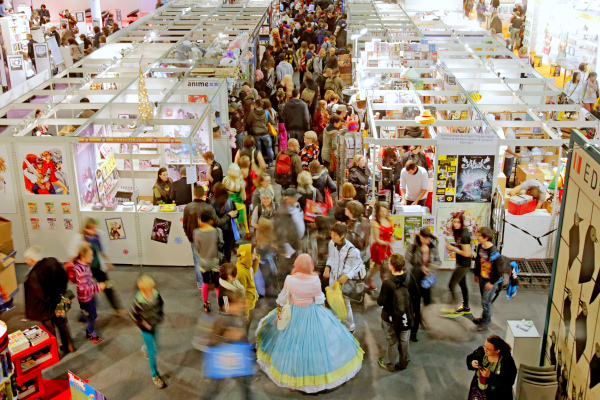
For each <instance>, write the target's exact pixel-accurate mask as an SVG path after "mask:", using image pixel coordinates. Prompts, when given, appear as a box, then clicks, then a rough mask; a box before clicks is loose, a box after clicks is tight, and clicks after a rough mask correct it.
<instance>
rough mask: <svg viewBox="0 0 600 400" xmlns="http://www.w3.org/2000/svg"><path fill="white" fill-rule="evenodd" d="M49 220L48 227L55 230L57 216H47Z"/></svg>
mask: <svg viewBox="0 0 600 400" xmlns="http://www.w3.org/2000/svg"><path fill="white" fill-rule="evenodd" d="M46 220H47V221H48V228H49V229H50V230H51V231H53V230H55V229H56V218H46Z"/></svg>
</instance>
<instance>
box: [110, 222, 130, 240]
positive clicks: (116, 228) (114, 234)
mask: <svg viewBox="0 0 600 400" xmlns="http://www.w3.org/2000/svg"><path fill="white" fill-rule="evenodd" d="M105 222H106V230H107V231H108V238H109V239H110V240H119V239H125V238H126V236H125V228H124V227H123V220H122V219H121V218H107V219H105Z"/></svg>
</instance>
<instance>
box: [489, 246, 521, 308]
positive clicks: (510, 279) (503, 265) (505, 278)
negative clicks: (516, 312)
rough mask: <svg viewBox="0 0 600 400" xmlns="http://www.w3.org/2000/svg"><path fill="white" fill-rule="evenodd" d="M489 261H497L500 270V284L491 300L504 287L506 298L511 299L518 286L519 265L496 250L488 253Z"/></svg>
mask: <svg viewBox="0 0 600 400" xmlns="http://www.w3.org/2000/svg"><path fill="white" fill-rule="evenodd" d="M490 261H491V262H493V263H498V264H499V265H500V272H501V273H502V277H501V278H500V284H499V285H498V289H497V290H496V295H495V296H494V299H493V300H492V302H494V300H496V298H497V297H498V295H499V294H500V291H501V290H502V289H506V298H507V299H508V300H512V298H513V297H514V296H516V294H517V289H518V288H519V265H518V264H517V263H516V262H515V261H510V259H509V258H508V257H506V256H503V255H502V254H500V252H498V251H495V252H493V253H492V254H491V255H490Z"/></svg>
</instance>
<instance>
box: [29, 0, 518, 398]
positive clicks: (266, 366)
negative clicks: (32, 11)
mask: <svg viewBox="0 0 600 400" xmlns="http://www.w3.org/2000/svg"><path fill="white" fill-rule="evenodd" d="M339 8H340V4H338V3H336V4H331V3H329V2H328V1H327V0H322V1H318V2H313V3H309V2H307V4H304V5H302V4H301V3H299V2H294V3H290V2H289V1H285V0H284V1H282V2H281V18H280V21H279V23H278V26H279V28H275V29H273V31H272V32H271V40H270V44H269V45H268V46H267V48H266V51H265V52H264V54H263V55H262V57H261V59H262V60H261V61H260V63H259V65H260V69H258V70H257V71H256V73H255V77H256V80H255V83H254V85H250V84H249V83H248V84H245V85H243V86H242V88H241V91H240V93H239V96H238V97H237V98H235V99H232V100H231V102H230V104H229V114H230V124H231V126H232V127H233V128H234V129H236V132H237V135H236V136H235V137H233V138H232V139H233V140H232V158H233V159H234V162H233V163H232V164H230V165H229V166H228V167H227V170H226V171H224V170H223V167H222V166H221V165H220V164H219V163H218V162H216V161H215V157H214V154H213V153H212V152H207V153H205V154H204V155H203V157H204V160H205V162H206V163H207V164H208V165H209V170H208V182H209V184H208V187H207V188H205V187H204V186H195V187H193V199H190V198H189V192H190V190H189V189H187V190H186V187H187V182H186V180H185V171H183V170H182V174H183V178H182V180H181V181H178V182H172V181H171V180H170V179H169V177H168V174H167V171H166V170H165V169H164V168H161V169H160V170H159V171H158V177H157V182H156V184H155V186H154V188H153V193H154V203H155V204H162V203H172V202H176V203H177V204H187V205H186V206H185V209H184V213H183V219H182V223H183V229H184V231H185V235H186V237H187V239H188V240H189V243H190V246H191V249H192V253H193V260H194V267H195V280H196V286H197V288H198V289H199V290H200V292H201V296H202V302H203V311H204V313H203V315H206V316H208V315H213V316H214V317H213V318H211V319H210V322H207V320H204V321H203V324H204V326H205V327H206V329H204V330H202V331H201V332H200V333H199V334H198V336H199V337H198V343H201V345H200V346H199V348H201V349H203V350H205V349H206V348H207V347H208V348H211V347H214V346H218V345H222V344H226V343H246V344H250V343H251V344H252V347H253V353H252V354H254V357H255V358H256V361H257V363H258V365H259V366H260V368H261V369H262V371H263V372H264V373H265V374H266V375H267V376H268V377H269V378H270V379H271V380H272V381H273V382H274V383H275V384H277V385H278V386H281V387H284V388H289V389H293V390H299V391H303V392H306V393H316V392H320V391H323V390H329V389H333V388H336V387H338V386H340V385H342V384H343V383H345V382H347V381H348V380H350V379H352V378H353V377H354V376H356V374H357V373H359V371H360V369H361V367H362V362H363V357H364V351H363V349H362V348H361V344H360V343H359V341H358V340H357V339H356V338H355V337H354V336H353V335H354V333H355V329H356V322H355V318H354V313H353V307H356V304H360V303H363V302H364V298H365V296H371V297H372V298H373V300H375V301H376V302H377V304H378V305H379V306H381V329H382V330H383V333H384V335H385V337H386V346H385V352H384V354H382V357H378V364H379V366H380V367H381V368H382V369H384V370H386V371H390V372H394V371H400V370H404V369H406V368H408V366H409V353H408V352H409V342H410V340H412V341H414V342H416V341H418V340H419V339H418V330H419V327H420V326H422V325H423V324H424V321H423V318H422V310H423V307H427V306H429V305H430V304H431V303H432V295H431V287H432V285H433V284H434V283H435V281H434V278H433V276H432V272H433V270H434V269H435V268H436V267H437V266H439V265H440V255H439V246H438V243H439V240H438V239H437V237H435V235H434V234H432V232H430V231H429V229H427V228H422V229H421V230H420V231H419V232H417V233H416V234H415V235H414V237H413V238H410V239H407V240H409V241H410V242H411V243H410V245H409V246H408V247H407V250H406V254H405V255H401V254H398V253H396V252H395V251H394V234H393V229H394V228H393V224H392V222H391V220H390V217H389V210H390V207H389V205H388V204H386V203H384V202H380V201H379V200H378V199H377V198H374V199H370V196H369V176H370V175H371V172H370V171H369V168H368V167H367V159H366V157H365V156H364V155H362V154H356V156H355V157H354V158H353V160H352V166H351V168H349V171H348V174H347V179H344V180H345V182H344V183H343V184H341V185H339V186H338V184H337V178H338V177H337V176H336V173H337V172H338V171H337V166H338V165H337V164H338V161H339V160H340V159H341V155H340V152H339V148H340V145H339V143H340V140H341V139H343V138H344V136H345V135H349V134H352V132H353V131H352V129H353V128H351V127H350V126H351V125H355V123H356V121H357V119H356V116H355V114H354V111H353V110H351V107H350V105H348V104H347V99H346V98H345V96H344V93H343V89H344V87H345V83H344V81H343V79H341V77H340V71H339V68H338V59H337V57H338V55H340V54H348V52H352V46H351V44H347V38H346V15H345V14H344V13H343V12H342V11H341V10H340V9H339ZM92 47H93V45H92ZM86 48H87V47H86ZM296 73H298V75H300V80H301V83H300V85H296V84H295V83H294V75H295V74H296ZM403 150H404V153H403V154H399V153H398V152H397V151H396V149H393V148H389V149H385V150H384V154H383V159H384V167H386V169H387V170H388V171H389V173H388V176H387V178H385V177H384V180H385V179H387V185H390V186H391V187H393V189H394V191H397V192H398V194H399V195H401V198H402V201H403V202H404V203H405V204H415V205H416V204H419V205H424V204H425V201H426V198H427V196H426V195H427V190H428V182H429V179H428V176H429V175H428V174H429V170H431V168H432V167H431V162H430V160H429V159H428V157H427V156H426V155H425V153H424V151H423V150H424V149H423V147H422V146H413V147H411V148H407V149H403ZM272 180H274V181H275V182H276V183H277V184H278V185H274V184H273V182H272ZM340 181H341V180H340ZM179 184H181V185H179ZM180 186H181V187H180ZM186 191H187V192H188V193H187V194H186ZM336 198H337V201H335V200H334V199H336ZM313 203H321V204H324V205H325V206H326V207H325V208H327V212H326V213H323V214H316V215H315V214H311V213H310V210H311V206H312V204H313ZM83 226H84V227H83V229H82V232H81V235H78V236H77V237H76V240H74V242H73V245H72V248H71V251H70V256H71V260H70V262H69V263H67V265H66V270H65V269H64V268H63V267H62V266H61V265H60V264H59V263H58V262H57V261H56V260H55V259H52V258H43V256H42V252H41V249H39V248H37V247H33V248H30V249H28V250H27V251H26V253H25V258H26V259H27V263H28V264H29V265H30V266H32V269H31V271H30V273H29V277H28V279H27V280H26V283H25V292H26V298H27V304H26V313H27V317H28V318H30V319H34V320H39V321H41V323H42V324H43V325H44V326H45V327H47V328H48V329H49V330H50V331H51V332H54V331H55V330H56V328H58V330H59V332H60V335H59V336H60V339H61V340H60V341H61V347H60V348H61V350H62V351H63V352H64V353H68V352H71V351H75V348H74V345H73V341H72V339H71V337H70V334H69V330H68V324H67V322H66V318H59V317H57V316H56V315H54V313H53V310H54V307H55V305H56V304H58V303H60V302H62V301H64V300H65V294H66V293H67V292H68V291H67V285H68V282H69V281H70V282H73V283H74V284H75V285H76V288H77V290H76V292H77V293H76V296H77V299H78V301H79V305H80V309H81V312H82V313H81V315H80V317H81V318H82V319H83V320H85V321H86V324H87V325H86V338H87V339H88V340H90V341H91V342H93V343H98V342H100V341H101V340H102V338H101V336H100V334H99V333H98V332H97V330H96V326H95V320H96V317H97V312H96V299H95V297H96V293H98V292H104V293H105V294H106V296H107V298H108V300H109V301H110V303H111V305H112V307H113V308H114V309H115V311H116V312H117V313H118V314H125V313H126V312H125V311H124V310H123V308H122V306H121V302H120V299H119V296H118V295H117V293H116V292H115V291H114V289H113V283H112V282H111V281H110V279H109V277H108V274H109V272H110V271H111V270H112V268H113V267H112V264H111V263H110V255H109V254H108V251H107V250H108V246H107V244H106V242H105V240H104V237H103V236H104V234H103V232H101V231H100V230H99V229H98V227H97V225H96V222H95V221H94V220H93V219H88V220H87V221H85V223H84V225H83ZM453 232H454V239H455V240H454V242H452V243H448V244H446V249H447V250H448V251H451V252H454V253H455V254H456V263H457V267H456V269H455V270H454V273H453V275H452V277H451V279H450V282H449V284H448V288H449V292H450V294H451V295H452V297H455V296H454V292H455V287H456V285H457V284H458V285H459V286H460V288H461V291H462V305H460V306H458V304H457V306H458V307H457V308H456V309H455V308H452V309H450V310H449V311H448V313H449V314H452V316H453V317H455V316H459V315H464V314H468V313H470V312H471V310H470V307H469V293H468V288H467V284H466V280H467V278H468V275H469V272H470V271H471V264H472V263H473V258H472V254H471V247H470V246H471V245H470V243H471V237H470V233H469V230H468V229H467V227H466V226H465V223H464V218H463V215H462V213H457V214H456V215H454V217H453ZM477 235H478V237H477V240H478V243H479V246H478V248H477V250H476V252H475V258H474V264H475V268H474V272H475V279H476V281H477V282H478V283H479V287H480V294H481V303H482V309H483V313H482V315H481V317H480V318H476V319H475V320H474V324H475V328H476V329H477V330H481V331H484V330H486V329H488V327H489V325H490V323H491V317H492V301H493V298H494V295H495V294H496V292H497V290H498V286H499V284H500V282H501V280H502V279H501V278H502V273H503V269H502V268H503V267H502V265H500V261H499V258H498V250H497V249H496V248H495V246H494V245H493V243H492V239H493V236H494V232H493V231H492V230H491V229H489V228H485V227H483V228H480V229H479V231H478V233H477ZM377 272H379V277H380V279H381V283H380V285H379V287H378V285H376V280H374V277H375V275H376V274H377ZM257 274H260V275H261V276H262V281H263V282H264V284H263V285H262V286H263V287H259V285H258V284H257V282H256V280H255V276H257ZM50 282H52V284H50ZM137 284H138V288H139V291H138V292H137V293H136V295H135V299H134V302H133V305H132V307H131V310H130V315H131V317H132V319H133V321H134V322H135V323H136V324H137V326H138V327H139V328H140V330H141V335H142V338H143V341H144V344H145V345H144V351H145V353H146V355H147V357H148V360H149V366H150V372H151V376H152V379H153V382H154V384H155V386H156V387H157V388H163V387H165V385H166V384H165V382H164V381H163V379H162V378H161V376H160V373H159V371H158V366H157V346H156V342H157V338H158V335H157V333H158V330H159V325H160V323H161V321H162V319H163V316H164V312H163V299H162V297H161V295H160V293H159V291H158V290H157V289H156V284H155V282H154V281H153V280H152V278H151V277H149V276H147V275H142V276H140V277H139V279H138V282H137ZM211 289H212V290H214V296H215V298H216V304H211V301H210V298H211ZM259 292H260V293H259ZM325 293H328V295H327V296H326V295H325ZM71 297H74V296H71ZM260 297H264V298H265V299H266V300H267V301H268V304H269V305H272V306H273V309H272V311H270V312H268V313H267V314H266V315H264V314H263V315H259V314H260V312H259V310H257V302H258V299H259V298H260ZM67 298H68V296H67ZM48 299H50V300H48ZM422 302H423V303H424V306H422V305H421V303H422ZM259 318H260V319H259ZM256 320H258V323H256ZM253 321H255V326H256V331H255V334H254V335H252V333H251V330H250V328H251V326H252V324H253ZM500 365H502V368H500ZM467 367H468V368H469V369H471V370H474V371H475V376H474V378H473V382H472V384H471V391H479V392H480V393H484V396H486V397H484V398H489V399H510V398H512V391H511V387H512V384H513V382H514V380H515V377H516V369H515V367H514V361H513V360H512V357H511V355H510V347H509V346H508V345H507V344H506V343H505V342H504V341H503V340H502V339H500V338H499V337H498V336H495V335H492V336H489V337H488V338H487V340H486V342H485V344H484V346H482V347H480V348H478V349H477V350H476V351H475V352H474V353H473V354H471V355H469V356H468V357H467ZM500 371H502V372H500ZM252 380H253V378H252V377H245V378H242V379H240V380H239V382H240V383H241V385H242V388H243V390H244V391H245V392H246V393H247V394H248V396H250V383H251V381H252ZM219 387H220V384H218V383H215V384H214V385H208V386H207V389H206V390H205V391H203V393H202V397H203V398H212V397H213V396H214V395H215V393H216V391H218V390H219Z"/></svg>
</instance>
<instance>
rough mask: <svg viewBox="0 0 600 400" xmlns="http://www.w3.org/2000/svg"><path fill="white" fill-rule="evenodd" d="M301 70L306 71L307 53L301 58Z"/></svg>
mask: <svg viewBox="0 0 600 400" xmlns="http://www.w3.org/2000/svg"><path fill="white" fill-rule="evenodd" d="M298 69H299V70H300V71H306V54H305V55H303V56H302V58H301V59H300V66H299V67H298Z"/></svg>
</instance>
